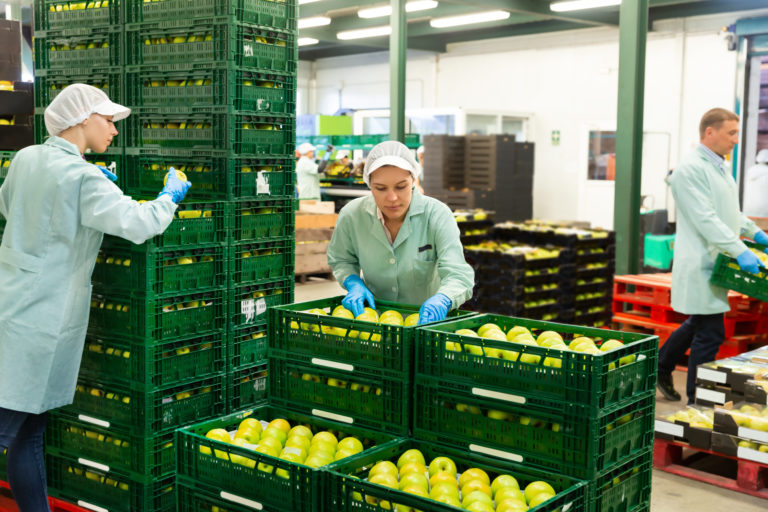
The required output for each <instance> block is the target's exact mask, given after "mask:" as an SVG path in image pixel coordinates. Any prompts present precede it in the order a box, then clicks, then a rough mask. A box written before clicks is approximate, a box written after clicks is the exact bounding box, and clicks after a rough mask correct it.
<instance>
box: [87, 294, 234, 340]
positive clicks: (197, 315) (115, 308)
mask: <svg viewBox="0 0 768 512" xmlns="http://www.w3.org/2000/svg"><path fill="white" fill-rule="evenodd" d="M226 295H227V293H226V289H224V288H221V289H213V290H208V291H199V292H196V293H189V292H188V293H186V294H183V295H176V296H172V297H147V296H142V295H133V294H132V295H121V294H109V295H107V294H98V293H93V294H92V296H91V315H90V322H89V323H88V333H89V334H91V335H94V336H107V337H110V338H115V339H123V340H130V341H133V340H153V341H160V340H172V339H178V338H180V337H185V336H186V337H189V336H202V335H204V334H211V333H213V332H216V331H218V330H220V329H223V328H224V326H225V319H226V307H227V297H226ZM126 308H127V309H128V311H126Z"/></svg>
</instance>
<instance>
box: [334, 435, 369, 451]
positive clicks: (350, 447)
mask: <svg viewBox="0 0 768 512" xmlns="http://www.w3.org/2000/svg"><path fill="white" fill-rule="evenodd" d="M336 448H337V449H339V450H347V451H351V452H353V453H360V452H361V451H363V443H361V442H360V440H359V439H358V438H356V437H352V436H349V437H345V438H344V439H342V440H341V441H339V444H338V446H337V447H336Z"/></svg>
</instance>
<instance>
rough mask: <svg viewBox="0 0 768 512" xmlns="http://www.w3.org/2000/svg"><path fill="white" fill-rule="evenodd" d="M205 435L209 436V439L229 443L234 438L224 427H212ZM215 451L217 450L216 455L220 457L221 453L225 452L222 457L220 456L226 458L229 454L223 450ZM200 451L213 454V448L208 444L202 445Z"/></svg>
mask: <svg viewBox="0 0 768 512" xmlns="http://www.w3.org/2000/svg"><path fill="white" fill-rule="evenodd" d="M205 437H207V438H208V439H213V440H214V441H219V442H221V443H227V444H229V443H231V442H232V438H231V437H230V436H229V432H227V431H226V430H224V429H223V428H214V429H211V430H209V431H208V432H207V433H206V434H205ZM215 452H216V456H217V457H219V455H221V454H223V455H224V457H220V458H226V455H227V454H226V453H225V452H222V451H221V450H215ZM200 453H202V454H205V455H210V454H211V449H210V448H209V447H207V446H201V447H200Z"/></svg>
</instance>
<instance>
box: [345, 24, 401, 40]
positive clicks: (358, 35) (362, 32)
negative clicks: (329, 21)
mask: <svg viewBox="0 0 768 512" xmlns="http://www.w3.org/2000/svg"><path fill="white" fill-rule="evenodd" d="M391 33H392V27H390V26H389V25H386V26H383V27H371V28H361V29H358V30H345V31H344V32H339V33H338V34H336V37H338V38H339V39H341V40H342V41H347V40H350V39H364V38H366V37H380V36H388V35H389V34H391Z"/></svg>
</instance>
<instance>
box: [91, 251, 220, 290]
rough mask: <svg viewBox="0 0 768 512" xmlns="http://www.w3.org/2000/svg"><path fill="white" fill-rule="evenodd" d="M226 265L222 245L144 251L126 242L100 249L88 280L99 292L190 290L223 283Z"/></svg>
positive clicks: (218, 285) (213, 286)
mask: <svg viewBox="0 0 768 512" xmlns="http://www.w3.org/2000/svg"><path fill="white" fill-rule="evenodd" d="M226 264H227V258H226V256H225V249H224V247H223V246H222V245H219V246H213V247H201V248H196V249H194V248H192V249H183V248H181V247H180V248H179V249H178V250H176V251H161V250H150V251H147V250H143V249H142V248H141V247H140V246H137V245H134V244H131V243H130V242H126V243H125V244H122V247H121V246H120V245H118V244H114V245H113V246H107V247H103V248H102V249H101V251H100V252H99V256H98V257H97V258H96V266H95V267H94V269H93V276H92V277H91V282H92V283H93V286H94V290H95V291H97V292H103V293H116V292H117V293H119V292H125V293H130V292H135V293H143V294H147V295H148V296H154V295H168V294H180V293H185V292H186V293H194V292H197V291H199V290H205V289H209V288H217V287H221V286H223V285H225V284H226V275H227V272H226V269H227V266H226Z"/></svg>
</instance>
